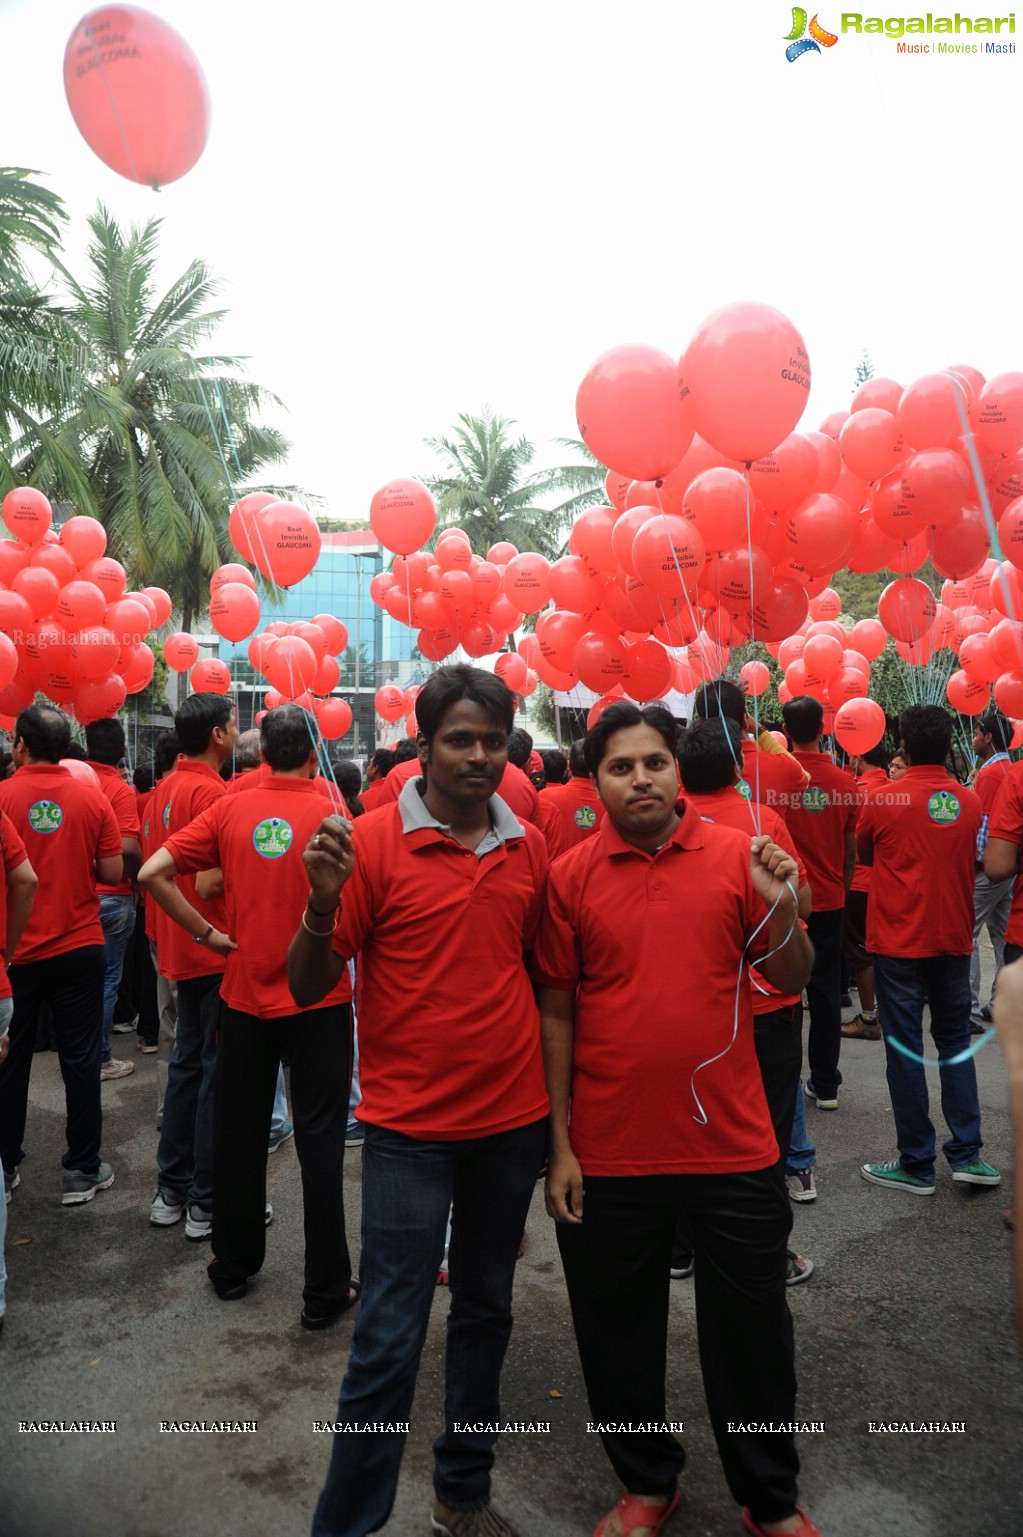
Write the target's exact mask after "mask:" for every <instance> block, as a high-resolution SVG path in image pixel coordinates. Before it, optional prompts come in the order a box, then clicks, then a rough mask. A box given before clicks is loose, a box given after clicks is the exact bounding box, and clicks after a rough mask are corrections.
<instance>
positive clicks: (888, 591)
mask: <svg viewBox="0 0 1023 1537" xmlns="http://www.w3.org/2000/svg"><path fill="white" fill-rule="evenodd" d="M936 613H937V604H936V602H935V598H934V594H933V592H932V591H931V589H930V588H929V587H928V586H927V584H926V582H920V581H917V580H916V578H915V577H912V576H903V577H899V579H898V580H897V581H894V582H889V583H888V586H887V587H886V588H885V589H884V591H883V592H882V594H881V596H880V597H879V598H878V600H877V617H878V618H879V619H880V621H881V623H882V624H883V625H884V627H885V629H886V630H887V631H888V634H889V635H890V636H891V637H892V638H893V640H901V641H911V640H919V639H920V637H921V636H922V635H926V633H927V631H928V630H929V629H930V627H931V625H932V624H933V623H934V618H935V615H936Z"/></svg>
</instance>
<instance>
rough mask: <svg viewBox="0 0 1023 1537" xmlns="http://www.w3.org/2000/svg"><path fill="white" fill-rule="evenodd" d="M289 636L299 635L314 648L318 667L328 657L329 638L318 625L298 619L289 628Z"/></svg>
mask: <svg viewBox="0 0 1023 1537" xmlns="http://www.w3.org/2000/svg"><path fill="white" fill-rule="evenodd" d="M288 634H289V635H298V636H300V637H301V639H302V640H304V641H305V642H306V643H307V644H308V645H310V646H311V647H312V648H313V655H314V656H315V658H316V665H317V667H319V665H320V663H321V662H322V661H323V659H324V657H325V656H326V655H327V637H326V635H324V633H323V631H322V630H321V629H320V627H319V625H318V624H310V622H309V621H308V620H307V619H298V620H296V621H295V623H294V624H291V625H289V626H288Z"/></svg>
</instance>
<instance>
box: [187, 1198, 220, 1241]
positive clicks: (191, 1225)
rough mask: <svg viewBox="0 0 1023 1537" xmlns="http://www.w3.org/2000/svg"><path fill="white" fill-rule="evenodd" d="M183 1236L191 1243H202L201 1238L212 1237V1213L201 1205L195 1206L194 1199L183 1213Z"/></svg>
mask: <svg viewBox="0 0 1023 1537" xmlns="http://www.w3.org/2000/svg"><path fill="white" fill-rule="evenodd" d="M185 1237H186V1238H190V1239H191V1240H192V1242H193V1243H202V1241H203V1239H205V1238H212V1237H213V1213H212V1212H211V1211H207V1210H206V1209H205V1207H203V1206H197V1205H196V1204H195V1202H194V1201H193V1202H192V1203H191V1204H190V1205H189V1208H188V1211H187V1213H186V1215H185Z"/></svg>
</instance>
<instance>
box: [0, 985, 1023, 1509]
mask: <svg viewBox="0 0 1023 1537" xmlns="http://www.w3.org/2000/svg"><path fill="white" fill-rule="evenodd" d="M987 961H988V965H990V955H988V957H987ZM115 1039H117V1040H118V1053H119V1054H120V1055H124V1054H126V1051H127V1049H128V1046H131V1045H133V1038H127V1037H120V1038H115ZM135 1062H136V1070H135V1073H134V1075H133V1076H132V1077H130V1078H126V1079H122V1080H120V1081H117V1082H114V1083H110V1084H107V1085H105V1086H104V1089H103V1095H104V1112H105V1129H104V1146H103V1153H104V1156H105V1157H106V1158H107V1159H108V1160H109V1161H110V1163H111V1164H112V1165H113V1167H114V1169H115V1171H116V1183H115V1184H114V1186H113V1187H112V1188H111V1189H110V1190H108V1191H105V1192H100V1193H99V1194H97V1196H96V1198H95V1199H94V1200H93V1201H92V1202H91V1203H90V1204H89V1205H86V1206H81V1207H71V1208H65V1207H62V1206H61V1203H60V1174H59V1157H60V1151H61V1147H62V1142H63V1093H62V1087H61V1083H60V1078H59V1071H58V1065H57V1059H56V1056H55V1054H53V1053H40V1054H38V1055H37V1056H36V1058H35V1062H34V1068H33V1080H32V1090H31V1106H30V1113H29V1129H28V1134H27V1141H26V1146H27V1148H28V1150H29V1157H28V1158H27V1159H26V1161H25V1162H24V1163H23V1165H22V1183H21V1186H20V1188H19V1189H18V1190H17V1191H16V1192H15V1193H14V1198H13V1201H12V1204H11V1206H10V1207H9V1208H8V1214H9V1218H10V1223H9V1229H8V1238H7V1259H8V1268H9V1270H10V1282H9V1286H8V1306H9V1311H8V1315H7V1323H6V1329H5V1332H4V1336H3V1340H2V1343H0V1537H193V1534H197V1533H201V1532H215V1533H217V1534H218V1537H304V1534H306V1533H307V1532H308V1530H309V1523H310V1517H311V1514H312V1510H313V1506H314V1504H315V1500H316V1496H317V1493H318V1491H319V1488H320V1485H321V1482H322V1477H323V1472H324V1469H325V1467H326V1463H327V1459H328V1456H329V1436H327V1435H324V1434H322V1433H319V1434H318V1433H316V1432H314V1430H313V1421H314V1420H329V1419H331V1418H332V1417H333V1414H334V1410H335V1406H336V1399H337V1389H338V1384H339V1382H340V1378H341V1374H342V1371H343V1368H344V1363H345V1359H346V1354H347V1351H348V1347H349V1344H350V1341H351V1330H352V1324H351V1321H350V1320H344V1321H342V1322H341V1323H339V1324H338V1325H337V1326H335V1327H334V1328H333V1329H330V1330H327V1331H325V1332H324V1333H321V1334H311V1333H308V1332H307V1331H304V1330H302V1329H301V1328H300V1327H299V1323H298V1315H299V1311H300V1307H301V1282H300V1275H301V1248H302V1222H301V1199H300V1189H299V1176H298V1166H297V1162H296V1158H295V1152H294V1145H293V1144H286V1145H285V1146H284V1147H283V1148H282V1149H281V1150H280V1151H278V1152H277V1153H276V1154H275V1155H274V1156H273V1157H272V1158H271V1159H270V1160H269V1169H268V1194H269V1197H270V1199H271V1200H272V1201H273V1203H274V1209H275V1213H276V1216H275V1221H274V1223H273V1226H272V1228H271V1229H270V1233H269V1235H268V1239H269V1241H268V1254H267V1263H266V1266H265V1269H264V1271H263V1273H262V1275H261V1277H260V1278H259V1280H258V1281H257V1282H256V1283H254V1284H253V1286H252V1288H251V1290H250V1293H249V1296H248V1297H247V1298H245V1299H244V1300H243V1301H241V1302H238V1303H233V1304H225V1303H222V1302H219V1301H218V1300H217V1299H216V1297H215V1296H214V1294H213V1291H212V1288H211V1287H210V1286H209V1284H208V1282H207V1280H206V1277H205V1272H204V1266H205V1262H206V1258H207V1252H208V1248H207V1246H206V1245H200V1244H192V1243H188V1242H186V1240H185V1238H184V1233H183V1224H181V1225H179V1226H178V1227H172V1228H167V1229H158V1228H153V1227H151V1226H150V1225H149V1222H148V1208H149V1202H150V1199H151V1197H152V1193H153V1188H154V1184H155V1149H156V1129H155V1116H154V1104H155V1089H154V1081H155V1067H154V1063H155V1058H153V1057H143V1056H140V1055H139V1054H138V1053H135ZM842 1066H843V1071H844V1073H845V1086H844V1088H843V1092H842V1101H841V1108H840V1110H839V1111H838V1112H837V1113H834V1114H825V1113H822V1112H819V1111H817V1110H816V1109H815V1107H813V1106H810V1107H809V1110H808V1118H809V1128H810V1135H811V1137H813V1138H814V1139H815V1140H816V1142H817V1147H818V1170H817V1176H818V1187H819V1190H820V1194H819V1198H818V1200H817V1202H816V1203H815V1204H814V1205H809V1206H800V1207H797V1208H795V1209H794V1216H795V1240H796V1243H797V1246H798V1248H799V1249H800V1250H801V1251H802V1252H803V1253H805V1254H808V1255H809V1256H810V1257H811V1258H812V1259H813V1261H814V1263H815V1272H814V1275H813V1276H812V1277H811V1278H810V1279H809V1280H808V1281H807V1282H806V1283H805V1284H803V1285H800V1286H797V1287H793V1288H791V1289H790V1292H789V1300H790V1305H791V1309H792V1313H793V1316H794V1319H795V1329H796V1347H797V1365H798V1373H799V1385H800V1392H799V1408H798V1412H799V1416H800V1418H801V1419H802V1420H806V1421H823V1422H824V1425H825V1429H824V1430H823V1432H820V1433H816V1434H807V1435H804V1436H801V1437H800V1438H799V1445H800V1454H801V1457H802V1461H803V1474H802V1479H801V1492H802V1493H801V1497H802V1502H803V1504H804V1505H805V1507H806V1508H807V1509H808V1510H809V1511H811V1512H812V1513H813V1515H814V1516H815V1518H816V1520H817V1522H818V1523H819V1525H820V1526H821V1528H822V1530H823V1532H824V1534H825V1537H952V1534H954V1537H981V1534H984V1537H987V1534H998V1537H1018V1534H1020V1533H1023V1473H1021V1461H1020V1436H1019V1427H1020V1425H1021V1423H1023V1375H1021V1363H1020V1358H1019V1353H1018V1350H1017V1342H1016V1329H1015V1321H1014V1311H1013V1303H1012V1293H1011V1268H1010V1266H1011V1254H1010V1239H1009V1234H1008V1232H1007V1230H1006V1228H1005V1227H1004V1225H1003V1223H1002V1212H1003V1210H1004V1209H1005V1208H1006V1207H1007V1206H1009V1205H1010V1204H1011V1200H1012V1184H1013V1179H1012V1171H1011V1168H1010V1162H1009V1160H1010V1154H1011V1146H1012V1143H1011V1134H1010V1125H1009V1118H1008V1097H1007V1089H1006V1083H1005V1071H1004V1065H1003V1062H1002V1058H1001V1054H1000V1051H999V1048H998V1045H997V1042H993V1043H991V1044H990V1045H988V1046H987V1047H986V1048H985V1049H984V1050H982V1052H981V1053H980V1056H979V1059H978V1074H979V1079H980V1085H981V1103H982V1106H983V1110H984V1128H983V1129H984V1137H985V1149H984V1151H985V1155H986V1156H987V1157H988V1159H989V1160H990V1161H991V1162H993V1163H995V1164H996V1165H997V1166H998V1167H1000V1168H1001V1169H1002V1171H1003V1174H1004V1175H1005V1176H1006V1178H1005V1179H1004V1180H1003V1185H1002V1188H1001V1189H1000V1190H979V1189H973V1188H967V1187H963V1186H953V1184H952V1182H951V1180H950V1178H949V1176H948V1172H947V1170H946V1169H944V1168H942V1169H939V1182H938V1190H937V1193H936V1195H935V1196H934V1198H933V1199H931V1200H919V1199H918V1198H915V1197H912V1196H907V1195H905V1194H903V1193H902V1192H898V1191H889V1190H884V1189H879V1188H877V1187H875V1186H872V1185H868V1184H866V1183H865V1182H864V1181H863V1180H862V1179H861V1178H860V1174H859V1166H860V1164H861V1163H862V1162H864V1161H865V1160H866V1159H874V1158H877V1157H883V1156H890V1155H891V1154H892V1153H893V1152H894V1151H895V1149H894V1144H893V1132H892V1122H891V1112H890V1110H889V1108H888V1103H887V1091H886V1088H885V1083H884V1054H883V1047H882V1046H881V1045H880V1043H877V1044H875V1043H871V1042H864V1041H853V1042H849V1043H846V1045H845V1047H844V1052H843V1063H842ZM929 1077H930V1078H931V1079H932V1080H933V1083H934V1086H935V1089H936V1086H937V1074H936V1072H935V1071H933V1070H931V1071H929ZM936 1124H938V1125H939V1140H940V1138H941V1136H942V1135H943V1133H942V1131H941V1127H940V1122H937V1121H936ZM345 1180H346V1201H347V1203H348V1209H349V1213H350V1225H349V1231H350V1234H351V1235H352V1236H353V1239H354V1242H353V1253H357V1252H358V1236H357V1235H358V1230H359V1220H358V1208H359V1196H360V1188H359V1187H360V1166H359V1154H358V1152H355V1153H352V1152H350V1153H349V1155H348V1159H347V1162H346V1169H345ZM446 1300H447V1294H446V1293H445V1292H444V1291H441V1290H439V1291H438V1293H437V1298H436V1302H435V1307H434V1317H433V1321H432V1324H431V1328H430V1335H429V1339H428V1343H427V1347H426V1351H425V1354H424V1362H423V1370H422V1372H421V1376H420V1382H419V1390H418V1393H417V1397H416V1401H415V1406H414V1409H413V1416H412V1429H411V1434H410V1437H409V1443H408V1450H407V1453H406V1457H405V1462H404V1467H403V1473H402V1481H401V1488H400V1493H399V1498H398V1503H397V1505H396V1507H395V1511H394V1514H393V1516H392V1518H391V1520H390V1522H389V1524H388V1526H387V1528H386V1530H387V1532H388V1534H389V1537H419V1534H422V1537H427V1534H428V1533H429V1530H430V1528H429V1519H428V1511H429V1502H430V1497H431V1478H430V1474H431V1452H430V1448H431V1443H432V1440H433V1437H434V1436H435V1435H436V1434H437V1432H438V1429H439V1426H440V1413H441V1400H442V1375H441V1363H442V1347H443V1328H444V1314H445V1309H446ZM671 1308H672V1316H671V1325H670V1366H669V1397H668V1409H669V1415H670V1416H671V1418H673V1419H678V1420H682V1421H684V1423H685V1431H684V1435H683V1438H682V1439H683V1442H684V1445H685V1448H686V1451H687V1453H688V1457H689V1462H688V1467H687V1470H686V1475H685V1480H684V1487H683V1496H682V1503H681V1507H680V1510H679V1512H678V1513H677V1515H676V1516H675V1517H674V1518H673V1520H672V1521H671V1523H670V1524H669V1526H668V1528H667V1533H668V1534H673V1533H679V1534H681V1533H685V1534H686V1537H736V1534H738V1533H739V1531H740V1530H741V1528H740V1524H739V1517H738V1511H737V1509H736V1507H735V1505H734V1504H733V1503H732V1500H731V1497H730V1496H729V1494H728V1491H727V1489H726V1487H725V1484H724V1480H723V1477H722V1474H721V1470H720V1466H719V1463H718V1460H717V1455H716V1451H715V1447H714V1443H713V1439H712V1436H711V1433H710V1427H709V1424H708V1420H707V1414H706V1409H705V1406H704V1403H703V1394H702V1388H701V1383H700V1376H699V1369H698V1365H697V1360H696V1348H695V1334H694V1318H693V1303H692V1285H691V1283H690V1282H686V1281H677V1282H675V1283H673V1286H672V1302H671ZM515 1312H516V1323H515V1330H514V1333H513V1336H512V1343H511V1347H510V1350H509V1355H508V1360H507V1364H506V1368H505V1373H504V1392H503V1405H502V1410H503V1414H504V1416H505V1417H506V1419H508V1420H510V1421H527V1422H549V1423H550V1427H551V1428H550V1431H549V1433H547V1434H534V1435H526V1434H515V1435H507V1436H505V1437H503V1438H502V1442H501V1445H500V1447H499V1451H498V1464H497V1468H496V1471H495V1477H494V1499H495V1504H497V1505H498V1506H499V1507H500V1508H501V1509H502V1510H504V1511H505V1512H506V1513H507V1514H509V1515H514V1516H515V1517H516V1519H517V1522H518V1524H519V1526H520V1528H521V1532H522V1537H588V1534H589V1533H591V1532H592V1531H593V1528H594V1526H595V1524H596V1522H597V1520H598V1518H599V1517H600V1515H601V1514H602V1513H603V1511H604V1510H606V1509H607V1508H608V1506H609V1505H610V1504H611V1503H612V1501H613V1500H614V1498H616V1496H617V1493H618V1490H617V1488H616V1485H615V1480H614V1477H613V1474H612V1473H611V1470H610V1467H609V1466H608V1464H607V1463H606V1461H605V1458H604V1455H603V1452H602V1450H601V1447H600V1443H599V1440H598V1438H597V1437H596V1436H594V1435H590V1434H588V1433H587V1431H586V1420H587V1418H588V1411H587V1407H586V1400H585V1395H584V1392H583V1388H582V1382H581V1377H580V1372H579V1367H578V1363H577V1359H576V1353H575V1345H574V1341H573V1337H572V1331H571V1324H570V1320H569V1312H568V1305H567V1300H566V1297H565V1291H564V1286H563V1282H562V1278H561V1270H560V1264H559V1261H558V1257H557V1250H556V1245H555V1243H554V1238H553V1233H552V1227H551V1224H550V1222H549V1221H548V1219H547V1217H546V1215H545V1213H544V1211H543V1204H542V1200H541V1199H540V1191H539V1188H538V1190H537V1195H536V1198H535V1199H534V1202H533V1207H532V1210H531V1214H530V1219H529V1226H528V1248H527V1252H526V1255H525V1258H524V1259H523V1260H522V1261H521V1262H520V1264H519V1267H518V1276H517V1283H516V1296H515ZM628 1368H629V1363H628V1361H626V1360H623V1361H622V1371H623V1372H626V1371H627V1370H628ZM756 1370H757V1362H756V1361H755V1360H753V1361H751V1362H750V1373H751V1374H753V1373H755V1372H756ZM552 1395H554V1396H552ZM214 1418H216V1419H227V1420H231V1421H253V1420H254V1421H256V1422H257V1424H258V1430H256V1431H255V1432H254V1433H248V1434H229V1435H211V1434H207V1435H195V1434H190V1435H181V1434H172V1433H166V1432H161V1430H160V1428H159V1425H160V1421H161V1420H167V1421H174V1420H178V1421H180V1420H202V1419H205V1420H207V1421H208V1420H211V1419H214ZM83 1419H84V1420H100V1421H102V1420H106V1421H116V1427H117V1428H116V1431H115V1432H112V1433H107V1434H72V1433H58V1434H38V1433H29V1432H24V1431H21V1430H19V1422H20V1421H23V1420H24V1421H40V1420H49V1421H54V1420H58V1421H59V1420H64V1421H69V1420H83ZM893 1420H894V1421H916V1422H920V1421H941V1422H965V1430H964V1431H962V1432H957V1433H948V1434H880V1433H872V1432H871V1431H870V1430H869V1429H868V1425H869V1422H870V1421H875V1422H877V1421H893Z"/></svg>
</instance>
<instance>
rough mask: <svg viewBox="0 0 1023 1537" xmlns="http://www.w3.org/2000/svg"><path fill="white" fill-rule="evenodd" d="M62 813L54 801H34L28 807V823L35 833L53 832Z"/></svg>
mask: <svg viewBox="0 0 1023 1537" xmlns="http://www.w3.org/2000/svg"><path fill="white" fill-rule="evenodd" d="M63 820H64V813H63V811H61V809H60V807H59V806H58V805H57V802H56V801H36V803H35V805H34V806H30V807H29V808H28V825H29V827H31V829H32V831H33V832H36V833H55V832H56V831H57V828H58V827H59V826H60V824H61V822H63Z"/></svg>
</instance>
